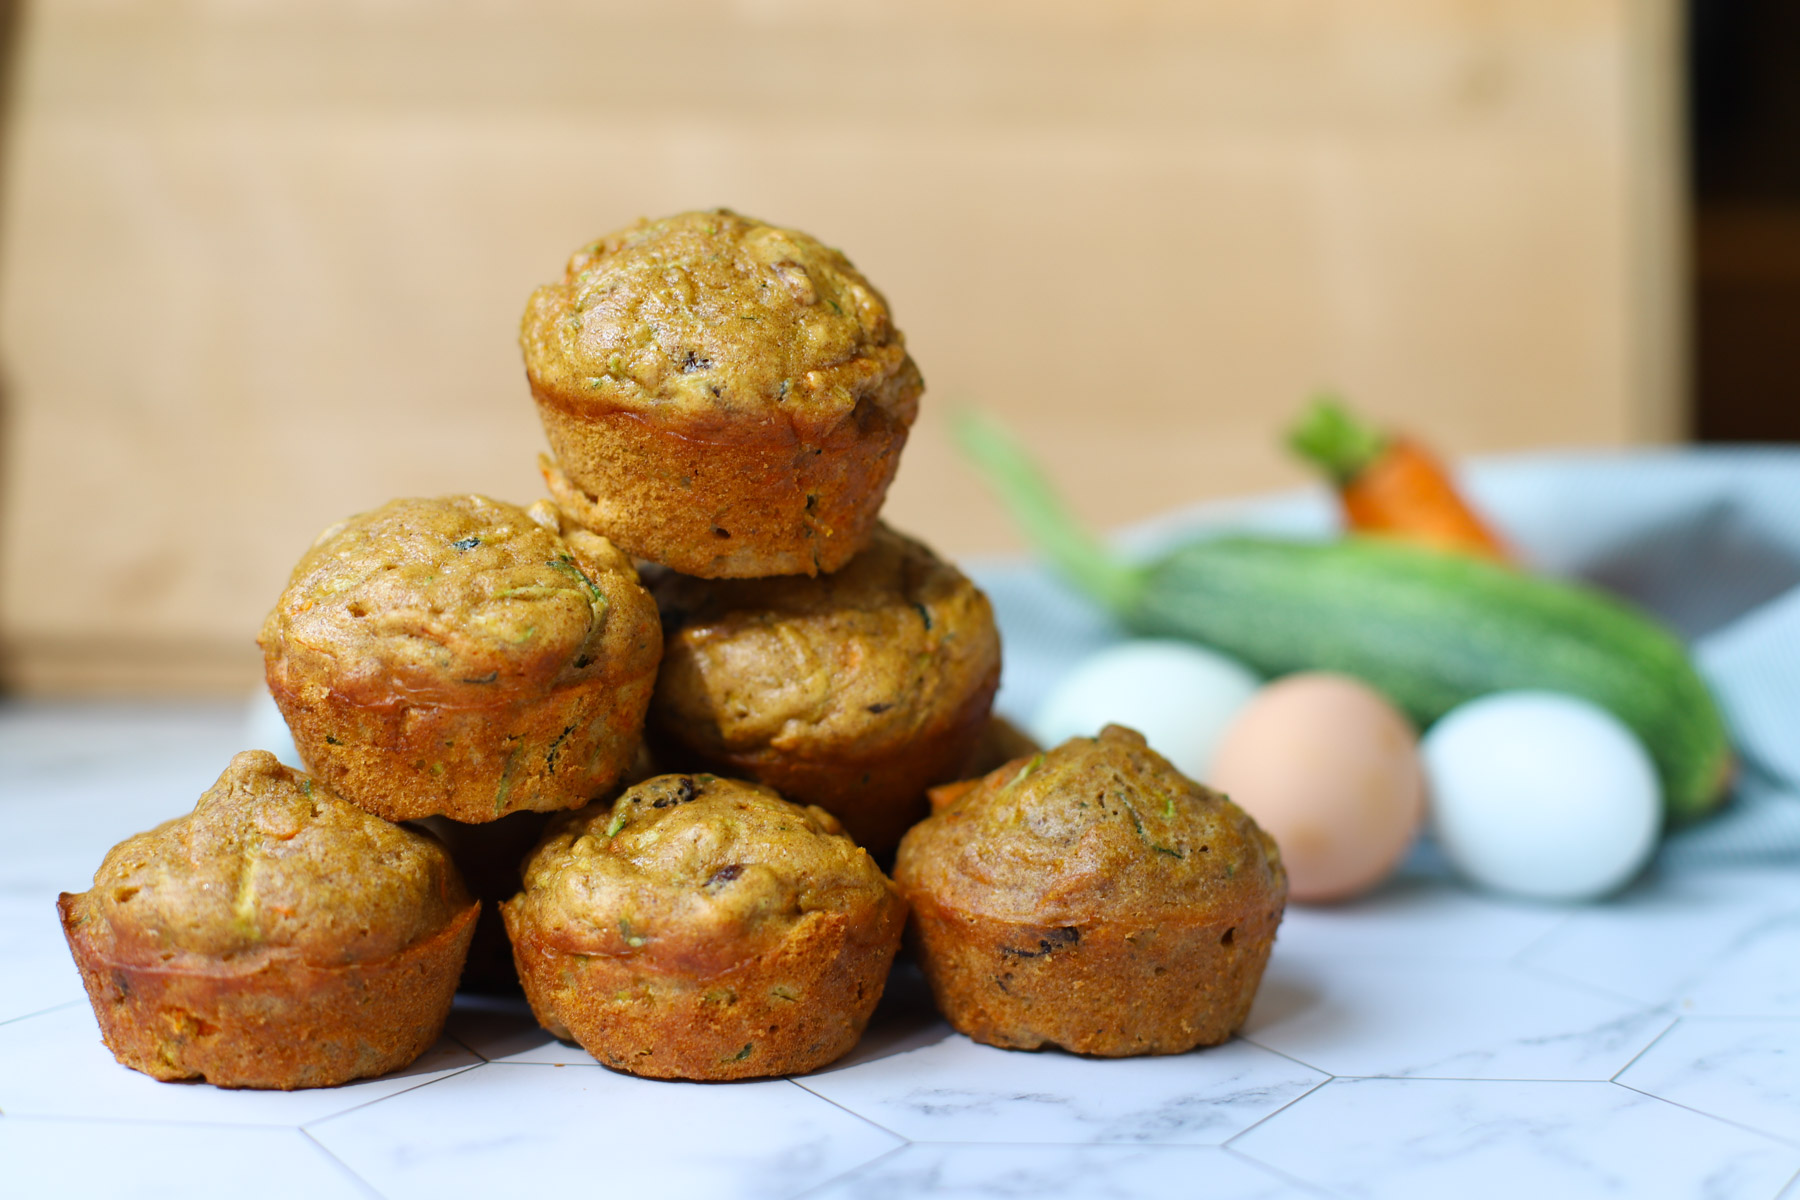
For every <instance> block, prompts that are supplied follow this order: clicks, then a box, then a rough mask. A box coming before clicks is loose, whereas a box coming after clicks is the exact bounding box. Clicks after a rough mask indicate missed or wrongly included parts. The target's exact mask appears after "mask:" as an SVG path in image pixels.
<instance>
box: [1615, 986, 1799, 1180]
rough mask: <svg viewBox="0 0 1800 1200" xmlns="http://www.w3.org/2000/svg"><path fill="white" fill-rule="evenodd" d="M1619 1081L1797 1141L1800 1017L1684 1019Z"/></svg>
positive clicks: (1775, 1135)
mask: <svg viewBox="0 0 1800 1200" xmlns="http://www.w3.org/2000/svg"><path fill="white" fill-rule="evenodd" d="M1794 969H1800V968H1794ZM1618 1081H1619V1082H1620V1083H1622V1084H1624V1085H1626V1086H1627V1087H1632V1088H1636V1089H1637V1090H1638V1091H1641V1092H1647V1093H1649V1094H1650V1095H1652V1096H1660V1097H1662V1098H1663V1099H1665V1100H1672V1101H1674V1102H1675V1103H1677V1104H1682V1105H1686V1106H1687V1107H1688V1108H1693V1109H1698V1110H1699V1111H1700V1112H1704V1113H1711V1114H1713V1115H1715V1116H1719V1117H1724V1118H1725V1119H1727V1120H1731V1121H1736V1122H1738V1123H1739V1124H1742V1125H1746V1126H1749V1127H1750V1128H1752V1129H1755V1130H1759V1131H1760V1132H1763V1133H1767V1134H1770V1135H1771V1136H1774V1137H1778V1138H1782V1139H1784V1140H1786V1141H1789V1142H1792V1143H1794V1144H1796V1145H1800V1017H1786V1018H1777V1019H1772V1020H1757V1019H1749V1020H1745V1019H1731V1018H1708V1017H1688V1018H1685V1019H1683V1020H1681V1021H1680V1022H1678V1023H1677V1024H1676V1025H1675V1027H1674V1028H1673V1029H1671V1030H1669V1032H1668V1033H1666V1034H1664V1035H1663V1036H1662V1037H1660V1038H1658V1039H1657V1041H1656V1044H1655V1045H1653V1046H1651V1047H1650V1048H1649V1049H1648V1050H1646V1051H1645V1052H1644V1053H1643V1054H1642V1055H1641V1056H1639V1058H1638V1059H1637V1061H1635V1062H1633V1063H1632V1064H1631V1065H1630V1066H1629V1067H1627V1068H1625V1070H1623V1071H1621V1072H1619V1077H1618Z"/></svg>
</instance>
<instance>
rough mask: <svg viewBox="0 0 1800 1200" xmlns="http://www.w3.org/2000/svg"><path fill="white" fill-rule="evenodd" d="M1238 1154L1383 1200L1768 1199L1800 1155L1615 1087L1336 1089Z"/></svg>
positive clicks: (1383, 1084) (1450, 1083) (1415, 1084)
mask: <svg viewBox="0 0 1800 1200" xmlns="http://www.w3.org/2000/svg"><path fill="white" fill-rule="evenodd" d="M1231 1145H1232V1148H1233V1149H1235V1150H1237V1151H1239V1152H1240V1153H1243V1154H1245V1155H1247V1156H1249V1157H1251V1158H1254V1159H1256V1160H1258V1161H1260V1162H1265V1163H1268V1164H1270V1165H1272V1166H1275V1167H1277V1168H1280V1169H1281V1170H1283V1171H1284V1172H1286V1173H1288V1174H1290V1175H1293V1176H1296V1177H1298V1178H1300V1179H1304V1180H1306V1181H1308V1182H1310V1183H1313V1184H1316V1185H1319V1186H1321V1187H1325V1188H1329V1189H1331V1190H1333V1191H1334V1192H1339V1193H1342V1194H1345V1195H1349V1196H1356V1197H1382V1198H1383V1200H1411V1198H1413V1197H1418V1198H1419V1200H1442V1198H1443V1197H1448V1196H1454V1197H1459V1198H1476V1197H1495V1198H1496V1200H1500V1198H1506V1200H1515V1198H1517V1197H1521V1196H1547V1197H1548V1196H1558V1197H1560V1196H1571V1197H1574V1196H1629V1197H1633V1198H1641V1200H1659V1198H1663V1197H1667V1198H1668V1200H1691V1198H1693V1197H1721V1198H1723V1197H1752V1196H1756V1197H1769V1196H1773V1195H1774V1194H1775V1193H1776V1191H1777V1190H1779V1189H1780V1188H1781V1186H1782V1185H1783V1184H1785V1183H1786V1182H1787V1180H1788V1178H1789V1177H1790V1176H1791V1175H1792V1174H1793V1172H1794V1171H1795V1169H1796V1168H1797V1167H1800V1150H1796V1148H1794V1147H1792V1146H1788V1145H1784V1144H1782V1143H1780V1142H1777V1141H1775V1140H1774V1139H1772V1138H1768V1137H1765V1136H1763V1135H1761V1134H1757V1133H1752V1132H1749V1131H1747V1130H1744V1129H1740V1128H1738V1127H1737V1126H1735V1125H1731V1124H1728V1123H1726V1122H1724V1121H1721V1120H1718V1119H1716V1118H1713V1117H1709V1116H1705V1115H1703V1114H1700V1113H1695V1112H1691V1111H1689V1110H1687V1109H1685V1108H1680V1107H1678V1106H1676V1105H1673V1104H1668V1103H1665V1102H1663V1101H1661V1100H1658V1099H1655V1098H1654V1097H1650V1096H1645V1095H1643V1094H1641V1093H1638V1092H1634V1091H1631V1090H1630V1089H1628V1088H1624V1087H1620V1086H1618V1085H1617V1084H1613V1083H1586V1082H1523V1081H1516V1080H1483V1081H1470V1080H1416V1079H1408V1080H1396V1079H1354V1080H1353V1079H1340V1080H1334V1081H1332V1082H1331V1083H1328V1084H1326V1085H1325V1086H1324V1087H1322V1088H1320V1089H1319V1090H1318V1091H1316V1092H1313V1093H1312V1094H1310V1095H1308V1096H1307V1097H1306V1098H1304V1099H1303V1100H1301V1101H1299V1102H1297V1103H1295V1104H1293V1105H1291V1106H1290V1107H1288V1108H1286V1109H1283V1110H1282V1111H1281V1112H1280V1113H1278V1114H1276V1115H1275V1116H1274V1117H1272V1118H1270V1119H1269V1120H1268V1121H1265V1122H1263V1123H1262V1124H1261V1125H1258V1126H1257V1127H1256V1128H1254V1129H1252V1130H1250V1131H1249V1132H1248V1133H1246V1134H1245V1135H1244V1136H1242V1137H1240V1138H1238V1139H1237V1140H1235V1141H1234V1142H1232V1143H1231Z"/></svg>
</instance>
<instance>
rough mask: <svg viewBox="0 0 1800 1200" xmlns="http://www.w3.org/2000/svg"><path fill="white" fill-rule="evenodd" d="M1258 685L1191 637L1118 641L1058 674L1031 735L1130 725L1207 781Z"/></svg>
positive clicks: (1056, 739) (1086, 733) (1057, 739)
mask: <svg viewBox="0 0 1800 1200" xmlns="http://www.w3.org/2000/svg"><path fill="white" fill-rule="evenodd" d="M1258 686H1259V680H1258V679H1257V678H1256V676H1255V675H1253V674H1251V672H1250V669H1249V668H1248V667H1246V666H1244V664H1242V663H1240V662H1238V661H1237V660H1236V659H1232V658H1227V657H1226V656H1225V655H1223V654H1218V653H1215V652H1214V651H1211V650H1207V649H1204V648H1202V647H1200V646H1195V645H1192V644H1190V643H1188V642H1176V641H1164V640H1160V639H1150V638H1146V639H1143V640H1139V641H1132V642H1121V643H1119V644H1118V645H1116V646H1110V647H1108V648H1107V649H1105V650H1102V651H1100V652H1099V653H1097V654H1094V655H1091V656H1090V657H1088V658H1086V659H1083V660H1082V661H1081V663H1079V664H1078V665H1077V666H1076V667H1075V669H1074V670H1072V671H1070V672H1069V673H1068V674H1067V675H1065V676H1063V678H1062V679H1061V681H1059V682H1058V683H1057V685H1056V686H1055V687H1054V688H1052V689H1051V690H1050V694H1049V695H1048V696H1046V697H1045V698H1044V702H1043V704H1041V705H1040V706H1039V707H1038V710H1037V714H1036V716H1034V717H1033V718H1032V721H1031V734H1032V736H1033V737H1035V738H1036V739H1037V740H1038V741H1039V742H1040V743H1041V744H1043V745H1045V746H1059V745H1061V744H1062V743H1063V742H1065V741H1067V740H1068V739H1069V738H1072V737H1093V736H1094V735H1095V734H1096V733H1098V732H1099V731H1100V730H1101V728H1102V727H1104V726H1106V725H1109V724H1112V725H1128V726H1130V727H1131V728H1133V729H1135V730H1137V731H1138V732H1139V733H1141V734H1143V735H1144V738H1145V740H1147V741H1148V742H1149V743H1150V747H1151V749H1153V750H1155V751H1156V752H1157V753H1158V754H1160V755H1162V756H1163V757H1164V758H1166V759H1168V760H1169V761H1170V762H1172V763H1174V764H1175V769H1176V770H1178V771H1180V772H1181V773H1182V774H1184V775H1187V776H1189V777H1190V778H1193V779H1199V780H1204V779H1205V778H1206V772H1207V770H1208V769H1209V768H1210V766H1211V764H1212V757H1213V751H1214V749H1215V748H1216V747H1217V746H1218V743H1219V737H1220V735H1221V734H1222V733H1223V732H1224V731H1225V727H1226V726H1227V725H1229V724H1230V723H1231V719H1232V717H1234V716H1236V715H1237V711H1238V710H1239V709H1240V708H1242V707H1243V706H1244V705H1245V704H1247V703H1248V702H1249V700H1250V697H1251V696H1253V695H1255V694H1256V689H1257V687H1258Z"/></svg>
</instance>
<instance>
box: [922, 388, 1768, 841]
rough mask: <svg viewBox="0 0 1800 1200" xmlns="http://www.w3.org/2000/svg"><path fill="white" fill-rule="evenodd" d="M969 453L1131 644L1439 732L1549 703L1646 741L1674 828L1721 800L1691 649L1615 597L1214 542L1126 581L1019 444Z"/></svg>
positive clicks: (1487, 569)
mask: <svg viewBox="0 0 1800 1200" xmlns="http://www.w3.org/2000/svg"><path fill="white" fill-rule="evenodd" d="M957 435H958V439H959V441H960V442H961V444H962V446H963V448H964V450H965V451H966V452H967V453H968V454H969V455H970V457H971V458H973V459H974V460H975V462H976V463H977V465H978V466H979V467H980V468H981V470H982V472H983V474H984V476H986V478H987V479H988V481H989V483H990V484H991V485H992V486H993V487H994V488H995V489H996V491H998V493H999V494H1000V497H1001V499H1002V500H1003V501H1004V502H1005V503H1006V504H1007V506H1008V507H1009V508H1010V509H1011V510H1012V511H1013V513H1014V515H1015V516H1016V517H1017V518H1018V519H1019V521H1020V523H1021V524H1022V525H1023V526H1024V527H1025V528H1026V531H1027V533H1028V535H1029V536H1030V537H1031V538H1032V540H1033V541H1034V542H1035V543H1036V544H1037V545H1038V547H1039V548H1040V549H1041V550H1043V551H1044V552H1045V554H1046V555H1047V556H1048V557H1049V559H1050V560H1051V562H1052V563H1053V564H1054V565H1055V566H1056V567H1057V568H1058V569H1059V570H1060V571H1061V572H1062V574H1064V575H1065V576H1066V577H1067V578H1068V579H1069V580H1070V581H1071V582H1072V583H1074V584H1075V585H1076V586H1078V587H1080V588H1081V589H1082V590H1084V591H1085V592H1087V593H1088V594H1089V595H1090V596H1092V597H1093V598H1095V599H1096V600H1098V601H1099V602H1100V603H1101V604H1103V605H1104V606H1105V607H1107V608H1109V609H1111V610H1112V611H1113V612H1114V613H1115V614H1116V615H1117V616H1118V617H1119V618H1120V620H1121V621H1122V622H1123V623H1124V624H1125V626H1126V627H1127V628H1129V629H1131V630H1133V631H1134V632H1137V633H1144V634H1155V635H1163V636H1178V637H1184V638H1189V639H1191V640H1194V641H1199V642H1204V643H1206V644H1207V645H1210V646H1213V647H1216V648H1217V649H1220V650H1223V651H1225V652H1226V653H1228V654H1231V655H1233V656H1235V657H1237V658H1239V659H1241V660H1243V661H1244V662H1245V663H1247V664H1249V665H1250V666H1251V667H1253V668H1254V669H1256V670H1258V671H1261V672H1263V673H1265V674H1268V675H1280V674H1284V673H1287V672H1290V671H1300V670H1329V671H1341V672H1343V673H1345V674H1348V675H1354V676H1356V677H1357V678H1359V679H1362V680H1364V681H1366V682H1367V683H1369V684H1371V685H1372V686H1374V687H1375V688H1377V689H1378V690H1380V691H1381V692H1383V693H1384V694H1386V695H1387V696H1388V697H1390V698H1391V699H1392V700H1393V701H1394V702H1395V703H1396V704H1398V705H1399V706H1400V707H1401V708H1402V709H1404V710H1405V711H1406V712H1407V713H1408V714H1409V715H1410V716H1411V717H1412V718H1413V719H1414V720H1416V721H1418V722H1419V723H1420V725H1421V726H1423V725H1428V724H1430V723H1431V722H1432V721H1434V720H1436V719H1437V718H1438V717H1440V716H1442V715H1443V714H1444V713H1445V712H1447V711H1449V710H1450V709H1451V708H1454V707H1455V706H1456V705H1458V704H1461V703H1463V702H1464V701H1466V700H1472V699H1474V698H1475V697H1477V696H1481V695H1485V694H1486V693H1489V692H1496V691H1505V690H1511V689H1518V688H1533V689H1543V690H1548V691H1557V692H1565V693H1568V694H1571V695H1575V696H1581V697H1583V698H1585V699H1587V700H1591V701H1593V702H1594V703H1596V704H1598V705H1600V706H1601V707H1603V708H1606V709H1608V710H1610V711H1611V712H1612V713H1613V714H1614V715H1616V716H1617V717H1618V718H1619V719H1620V720H1622V721H1624V722H1625V724H1626V725H1628V726H1629V727H1630V728H1631V729H1632V730H1633V731H1634V732H1635V733H1636V734H1637V735H1638V737H1639V738H1640V739H1641V740H1642V741H1643V743H1644V747H1645V749H1647V750H1648V751H1649V752H1650V756H1651V758H1652V759H1653V760H1654V761H1655V763H1656V768H1657V772H1658V774H1659V775H1660V777H1661V781H1662V790H1663V800H1664V808H1665V811H1666V813H1667V815H1668V817H1669V820H1670V821H1671V823H1680V822H1686V821H1691V820H1693V819H1695V818H1698V817H1700V816H1703V815H1705V814H1706V813H1707V812H1709V811H1711V810H1712V809H1713V808H1714V807H1715V806H1716V805H1717V804H1718V803H1719V802H1720V800H1722V799H1723V797H1724V793H1725V789H1726V785H1727V784H1728V783H1729V781H1730V776H1731V772H1732V765H1733V758H1732V751H1731V744H1730V740H1729V737H1728V735H1727V733H1726V729H1725V723H1724V721H1723V719H1722V718H1721V717H1720V715H1719V710H1718V707H1717V705H1716V704H1715V703H1714V701H1713V697H1712V694H1711V692H1710V691H1708V689H1707V686H1706V683H1705V681H1704V680H1702V679H1701V678H1700V675H1699V673H1698V672H1697V671H1695V669H1694V666H1693V663H1692V661H1691V660H1690V659H1689V657H1688V655H1687V651H1686V650H1685V649H1684V648H1683V646H1682V644H1681V642H1680V640H1679V639H1678V638H1677V637H1676V636H1675V635H1674V634H1673V633H1672V632H1670V631H1669V630H1668V629H1667V628H1665V627H1664V626H1663V625H1661V624H1660V623H1659V622H1657V621H1656V620H1654V619H1653V618H1651V617H1650V616H1648V615H1647V614H1645V613H1643V612H1641V611H1639V610H1638V609H1635V608H1633V607H1631V606H1630V605H1628V604H1626V603H1625V602H1624V601H1622V600H1619V599H1616V598H1614V597H1612V596H1609V595H1607V594H1605V593H1602V592H1599V591H1596V590H1594V589H1592V588H1588V587H1584V586H1580V585H1577V584H1573V583H1568V582H1563V581H1559V580H1554V579H1549V578H1545V577H1543V576H1538V575H1532V574H1528V573H1526V572H1522V571H1517V570H1513V569H1511V568H1508V567H1504V566H1499V565H1496V564H1494V563H1490V562H1486V561H1483V560H1480V559H1477V558H1474V557H1471V556H1467V555H1460V554H1453V553H1444V552H1441V551H1436V550H1430V549H1425V548H1421V547H1416V546H1412V545H1408V544H1405V543H1401V542H1396V541H1391V540H1387V539H1378V538H1354V537H1353V538H1345V539H1342V540H1339V541H1334V542H1301V541H1283V540H1276V539H1269V538H1250V537H1216V538H1207V539H1204V540H1200V541H1194V542H1190V543H1187V544H1185V545H1182V546H1179V547H1177V548H1176V549H1174V550H1173V551H1171V552H1169V553H1168V554H1166V555H1164V556H1163V557H1161V558H1159V559H1157V560H1156V561H1154V562H1151V563H1148V564H1144V565H1129V564H1125V563H1122V562H1120V561H1119V560H1117V559H1116V558H1114V557H1113V556H1112V555H1111V554H1109V553H1108V552H1107V551H1106V550H1105V548H1104V547H1102V546H1100V544H1099V543H1098V542H1096V541H1094V540H1093V539H1092V538H1091V537H1089V536H1088V535H1087V534H1085V533H1084V532H1082V531H1081V530H1080V529H1079V528H1078V527H1077V526H1076V525H1075V524H1074V523H1073V522H1072V521H1070V520H1069V519H1068V516H1067V514H1066V512H1065V511H1064V510H1063V508H1062V505H1061V503H1060V501H1059V500H1058V499H1057V498H1056V496H1055V494H1054V492H1053V491H1052V490H1051V489H1050V487H1049V484H1048V483H1047V482H1046V481H1045V480H1044V479H1043V477H1042V475H1041V474H1040V473H1039V472H1038V471H1037V469H1036V467H1035V466H1034V465H1033V464H1032V463H1031V462H1030V460H1029V459H1028V458H1027V457H1026V456H1025V455H1024V453H1023V451H1022V450H1020V448H1019V447H1018V446H1017V444H1016V443H1014V442H1013V440H1012V438H1011V436H1010V435H1009V434H1007V433H1006V432H1005V431H1004V430H1003V429H1001V428H1000V427H999V426H998V425H997V424H995V423H994V422H992V421H991V420H990V419H987V418H981V417H975V416H964V417H963V418H962V419H961V420H960V421H959V422H958V426H957Z"/></svg>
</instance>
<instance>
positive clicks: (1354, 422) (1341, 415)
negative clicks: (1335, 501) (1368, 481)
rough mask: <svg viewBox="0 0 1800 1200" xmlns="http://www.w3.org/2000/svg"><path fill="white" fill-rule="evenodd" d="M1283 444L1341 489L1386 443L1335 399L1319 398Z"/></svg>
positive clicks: (1373, 428) (1376, 431) (1374, 457)
mask: <svg viewBox="0 0 1800 1200" xmlns="http://www.w3.org/2000/svg"><path fill="white" fill-rule="evenodd" d="M1287 443H1288V448H1289V449H1291V450H1292V451H1294V453H1296V454H1298V455H1299V456H1300V457H1301V458H1304V459H1307V460H1309V461H1311V462H1313V463H1316V464H1317V465H1318V466H1320V467H1322V468H1324V470H1325V471H1326V472H1327V473H1328V474H1329V475H1330V476H1331V478H1332V480H1333V481H1334V482H1335V483H1337V485H1338V486H1339V487H1342V486H1343V485H1345V484H1347V483H1349V482H1350V481H1351V480H1353V479H1355V478H1356V477H1357V476H1358V475H1361V474H1362V473H1363V471H1365V470H1366V469H1368V466H1369V464H1370V463H1372V462H1374V461H1375V460H1376V459H1378V458H1380V457H1381V455H1382V452H1383V451H1385V450H1386V449H1387V444H1388V439H1387V437H1386V435H1384V434H1383V433H1382V432H1381V430H1379V429H1377V428H1376V427H1375V426H1373V425H1371V424H1369V423H1368V422H1367V421H1364V420H1362V419H1361V418H1360V417H1356V416H1353V415H1352V414H1351V412H1350V410H1349V409H1347V408H1345V407H1344V404H1343V402H1342V401H1341V400H1339V399H1338V398H1337V397H1336V396H1332V395H1320V396H1315V397H1314V398H1313V402H1312V407H1311V408H1309V409H1307V410H1306V413H1305V415H1303V416H1302V417H1301V418H1300V420H1299V421H1298V422H1296V423H1295V425H1294V427H1293V428H1292V429H1290V430H1289V431H1288V436H1287Z"/></svg>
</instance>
